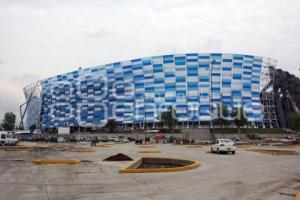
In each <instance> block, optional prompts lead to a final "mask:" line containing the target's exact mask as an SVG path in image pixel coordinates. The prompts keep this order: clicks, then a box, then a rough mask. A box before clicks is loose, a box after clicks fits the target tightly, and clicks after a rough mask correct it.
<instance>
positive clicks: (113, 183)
mask: <svg viewBox="0 0 300 200" xmlns="http://www.w3.org/2000/svg"><path fill="white" fill-rule="evenodd" d="M106 144H108V143H106ZM19 145H20V146H28V147H30V148H32V149H29V150H26V149H25V150H24V149H23V150H20V151H7V150H4V149H1V150H0V160H1V161H0V163H1V164H0V191H1V192H0V199H3V200H4V199H5V200H7V199H14V200H15V199H22V200H26V199H28V200H32V199H33V200H35V199H36V200H43V199H45V200H49V199H51V200H55V199H57V200H58V199H59V200H61V199H63V200H71V199H72V200H73V199H86V200H92V199H111V200H115V199H128V200H129V199H130V200H135V199H136V200H139V199H163V200H168V199H170V200H171V199H178V200H182V199H201V200H216V199H221V200H222V199H223V200H225V199H229V200H234V199H236V200H241V199H249V200H252V199H253V200H254V199H255V200H259V199H261V200H268V199H269V200H271V199H272V200H291V199H293V198H294V195H295V194H296V193H297V192H298V191H300V167H299V164H300V156H299V155H281V156H278V155H269V154H262V153H259V152H251V151H246V150H245V148H239V147H238V149H237V152H236V155H231V154H212V153H210V146H205V145H202V146H189V145H175V144H151V145H153V146H154V147H151V148H147V150H156V151H157V152H158V151H160V152H161V153H153V154H151V153H150V154H149V153H144V154H143V153H138V151H140V150H141V149H142V148H140V147H139V146H138V145H135V144H134V143H125V144H117V143H116V144H111V145H99V147H94V148H93V149H94V150H95V151H90V152H88V151H87V152H76V151H72V150H74V149H75V150H76V149H80V148H88V147H89V146H90V143H85V142H82V143H64V144H51V143H31V142H23V143H21V144H19ZM250 148H253V147H250ZM259 148H267V149H269V148H271V147H259ZM281 148H282V147H281ZM281 148H279V147H272V149H281ZM282 149H284V150H293V151H296V152H298V153H300V146H292V147H288V148H287V147H285V148H282ZM117 153H123V154H126V155H127V156H129V157H131V158H133V159H137V158H139V157H141V156H159V157H171V158H182V159H190V160H195V161H198V162H199V163H200V164H201V166H200V167H199V168H197V169H193V170H189V171H182V172H169V173H144V174H120V173H119V172H118V170H119V169H120V168H121V167H124V166H126V165H128V164H129V163H130V161H129V162H128V161H126V162H125V161H122V162H107V161H102V160H103V159H105V158H107V157H109V156H111V155H114V154H117ZM34 159H79V160H83V161H84V162H81V163H79V164H74V165H64V164H60V165H37V164H34V163H32V160H34Z"/></svg>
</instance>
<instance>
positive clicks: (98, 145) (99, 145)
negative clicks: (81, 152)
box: [96, 144, 111, 147]
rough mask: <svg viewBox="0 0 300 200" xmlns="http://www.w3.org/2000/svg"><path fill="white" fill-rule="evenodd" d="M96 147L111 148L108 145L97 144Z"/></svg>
mask: <svg viewBox="0 0 300 200" xmlns="http://www.w3.org/2000/svg"><path fill="white" fill-rule="evenodd" d="M96 147H111V145H110V144H97V145H96Z"/></svg>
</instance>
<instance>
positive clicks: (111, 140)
mask: <svg viewBox="0 0 300 200" xmlns="http://www.w3.org/2000/svg"><path fill="white" fill-rule="evenodd" d="M108 140H109V141H110V142H118V141H119V139H118V138H117V137H115V136H112V137H110V138H109V139H108Z"/></svg>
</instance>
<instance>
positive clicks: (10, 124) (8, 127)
mask: <svg viewBox="0 0 300 200" xmlns="http://www.w3.org/2000/svg"><path fill="white" fill-rule="evenodd" d="M15 123H16V115H15V114H14V113H12V112H7V113H5V114H4V118H3V120H2V123H1V126H2V128H3V129H4V130H5V131H12V130H14V128H15Z"/></svg>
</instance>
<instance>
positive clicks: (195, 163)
mask: <svg viewBox="0 0 300 200" xmlns="http://www.w3.org/2000/svg"><path fill="white" fill-rule="evenodd" d="M159 158H162V157H159ZM141 159H142V158H139V159H137V160H135V161H133V162H132V163H131V164H129V165H128V166H126V167H123V168H121V169H120V170H119V173H121V174H123V173H161V172H179V171H186V170H192V169H196V168H198V167H200V166H201V165H200V163H199V162H198V161H191V160H183V159H178V160H181V161H190V162H192V164H190V165H187V166H183V167H172V168H149V169H130V168H129V167H131V166H133V165H136V163H138V162H140V160H141ZM166 159H170V158H166Z"/></svg>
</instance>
